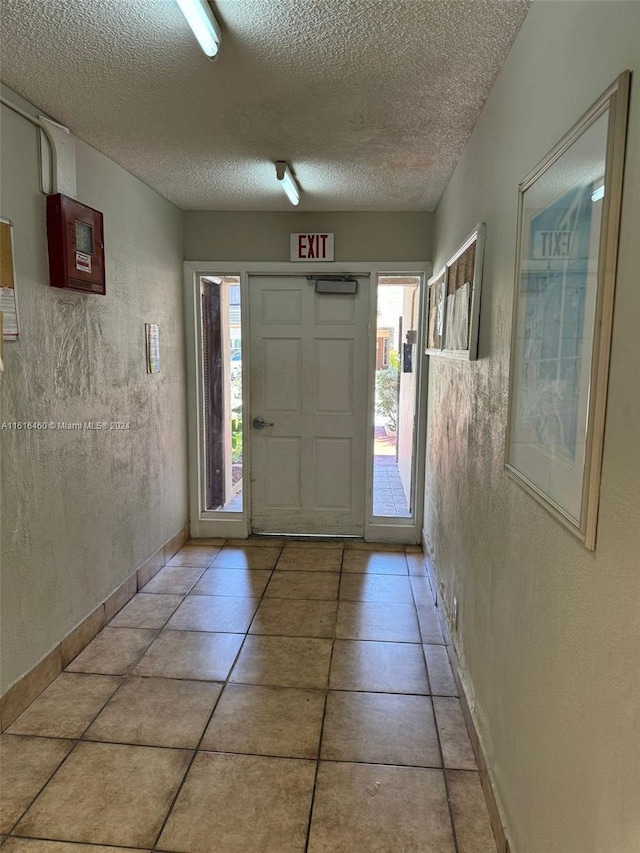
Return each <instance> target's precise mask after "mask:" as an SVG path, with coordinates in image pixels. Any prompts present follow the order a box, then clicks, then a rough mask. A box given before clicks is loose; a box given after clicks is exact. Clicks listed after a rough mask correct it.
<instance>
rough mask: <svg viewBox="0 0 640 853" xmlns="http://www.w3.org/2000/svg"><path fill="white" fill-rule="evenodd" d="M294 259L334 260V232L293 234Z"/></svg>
mask: <svg viewBox="0 0 640 853" xmlns="http://www.w3.org/2000/svg"><path fill="white" fill-rule="evenodd" d="M291 260H292V261H332V260H333V234H292V235H291Z"/></svg>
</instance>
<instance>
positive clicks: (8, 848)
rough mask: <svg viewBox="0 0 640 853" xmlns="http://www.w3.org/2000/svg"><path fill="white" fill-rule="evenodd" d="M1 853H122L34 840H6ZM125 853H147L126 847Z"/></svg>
mask: <svg viewBox="0 0 640 853" xmlns="http://www.w3.org/2000/svg"><path fill="white" fill-rule="evenodd" d="M2 853H123V849H122V847H103V846H102V845H99V846H98V845H95V844H75V843H74V842H72V841H39V840H37V839H35V838H15V837H12V838H8V839H7V841H6V842H5V845H4V847H3V849H2ZM126 853H149V852H148V850H139V849H137V848H133V847H127V848H126Z"/></svg>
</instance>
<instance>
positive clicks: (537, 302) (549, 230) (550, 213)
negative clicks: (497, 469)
mask: <svg viewBox="0 0 640 853" xmlns="http://www.w3.org/2000/svg"><path fill="white" fill-rule="evenodd" d="M629 82H630V74H629V73H628V72H625V73H624V74H621V75H620V77H618V79H617V80H616V81H615V83H613V85H612V86H611V87H610V88H609V89H608V90H607V91H606V92H605V93H604V94H603V95H602V96H601V97H600V98H599V99H598V101H596V103H595V104H594V105H593V106H592V107H591V109H590V110H588V112H587V113H586V114H585V115H584V116H583V117H582V118H581V119H580V121H579V122H578V123H577V124H576V125H575V126H574V127H573V128H572V129H571V130H570V131H569V132H568V133H567V135H566V136H565V137H564V138H563V139H561V140H560V142H558V144H557V145H556V146H555V147H554V148H553V150H552V151H550V152H549V154H548V155H547V156H546V157H545V158H544V160H543V161H542V162H541V163H540V164H538V166H536V167H535V169H533V171H532V172H530V174H529V175H527V177H526V178H525V179H524V180H523V181H522V183H521V184H520V197H519V198H520V204H519V214H518V242H517V255H516V274H515V301H514V314H513V327H512V340H511V373H510V393H509V417H508V431H507V441H506V468H507V471H508V472H509V473H510V474H511V475H512V476H513V477H514V478H515V479H516V480H517V481H518V482H519V483H520V484H521V485H522V486H524V488H525V489H526V490H527V491H528V492H529V493H530V494H531V495H533V497H535V498H536V499H537V500H538V501H539V502H540V503H542V504H543V506H545V507H546V508H547V509H548V510H549V511H550V512H551V513H552V514H553V515H554V516H555V517H556V518H557V519H558V520H560V521H561V522H562V523H563V524H565V525H566V526H567V527H568V528H569V529H570V530H571V531H572V532H574V533H575V535H576V536H578V537H579V538H580V540H581V541H582V542H583V543H584V545H585V546H586V547H587V548H589V549H593V548H595V538H596V522H597V510H598V496H599V489H600V469H601V461H602V445H603V434H604V422H605V409H606V397H607V380H608V373H609V351H610V348H611V327H612V317H613V299H614V288H615V275H616V260H617V245H618V231H619V223H620V205H621V196H622V177H623V167H624V152H625V139H626V126H627V112H628V102H629Z"/></svg>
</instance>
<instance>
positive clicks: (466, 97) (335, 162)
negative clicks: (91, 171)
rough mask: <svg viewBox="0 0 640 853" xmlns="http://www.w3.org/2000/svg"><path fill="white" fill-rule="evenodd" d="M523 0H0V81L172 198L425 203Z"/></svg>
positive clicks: (437, 188)
mask: <svg viewBox="0 0 640 853" xmlns="http://www.w3.org/2000/svg"><path fill="white" fill-rule="evenodd" d="M528 5H529V0H465V2H458V0H217V2H213V3H212V7H213V8H214V10H215V13H216V16H217V18H218V20H219V21H220V24H221V27H222V33H223V35H222V46H221V50H220V54H219V58H218V59H217V61H215V62H213V63H211V62H208V61H207V60H206V59H205V57H204V55H203V54H202V53H201V51H200V49H199V47H198V45H197V43H196V41H195V39H194V38H193V36H192V34H191V31H190V30H189V28H188V25H187V24H186V22H185V20H184V18H183V17H182V14H181V12H180V10H179V8H178V6H177V4H176V3H175V0H89V1H88V0H46V2H42V0H0V6H1V14H2V26H1V32H0V39H1V42H0V44H1V51H2V54H1V55H2V68H1V75H2V80H3V82H4V83H5V84H6V85H7V86H9V87H10V88H12V89H14V90H15V91H16V92H18V93H19V94H20V95H22V96H23V97H25V98H26V99H27V100H29V101H31V102H32V103H34V104H35V105H37V106H38V107H39V108H40V109H41V110H43V111H44V112H46V113H47V114H49V115H50V116H51V117H53V118H54V119H56V120H57V121H59V122H61V123H63V124H65V125H67V126H68V127H69V128H70V129H71V131H72V132H73V133H74V134H75V135H76V136H78V137H80V138H81V139H84V140H86V141H87V142H89V143H90V144H91V145H93V146H95V147H96V148H98V149H99V150H100V151H102V152H104V153H105V154H107V155H108V156H109V157H111V158H112V159H113V160H115V161H116V162H117V163H120V164H121V165H122V166H124V167H125V168H126V169H128V170H129V171H130V172H132V173H133V174H134V175H137V176H138V177H139V178H141V179H142V180H143V181H145V182H146V183H147V184H149V185H150V186H152V187H154V189H156V190H158V191H159V192H160V193H161V194H162V195H164V196H166V198H168V199H170V200H171V201H173V202H175V203H176V204H177V205H179V206H180V207H182V208H184V209H187V210H195V209H218V210H232V209H236V210H287V209H291V208H290V206H289V203H288V202H287V200H286V198H285V196H284V194H283V193H282V191H281V190H280V188H279V186H278V185H277V182H276V180H275V167H274V165H273V162H274V161H275V160H288V161H289V162H290V163H291V164H292V165H293V168H294V171H295V173H296V175H297V178H298V180H299V183H300V184H301V187H302V190H303V195H302V199H301V204H300V209H301V210H432V209H433V208H434V207H435V205H436V204H437V202H438V200H439V198H440V195H441V194H442V191H443V190H444V187H445V186H446V182H447V180H448V178H449V176H450V175H451V172H452V171H453V168H454V166H455V164H456V162H457V160H458V157H459V156H460V154H461V153H462V149H463V148H464V145H465V142H466V140H467V139H468V137H469V134H470V133H471V130H472V128H473V125H474V123H475V120H476V118H477V116H478V113H479V112H480V109H481V108H482V105H483V103H484V101H485V99H486V97H487V95H488V93H489V90H490V88H491V85H492V83H493V81H494V79H495V77H496V75H497V73H498V71H499V70H500V67H501V65H502V63H503V62H504V60H505V58H506V55H507V53H508V51H509V47H510V45H511V43H512V41H513V39H514V38H515V36H516V34H517V32H518V29H519V27H520V25H521V23H522V21H523V19H524V16H525V14H526V11H527V8H528Z"/></svg>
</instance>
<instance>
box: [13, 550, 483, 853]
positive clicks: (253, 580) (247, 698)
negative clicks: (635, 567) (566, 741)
mask: <svg viewBox="0 0 640 853" xmlns="http://www.w3.org/2000/svg"><path fill="white" fill-rule="evenodd" d="M250 541H251V540H250ZM206 543H207V544H195V543H190V544H188V545H186V546H185V547H184V548H183V549H182V550H181V551H180V552H179V553H178V554H177V555H176V556H175V557H174V558H173V559H172V560H171V561H170V563H169V564H168V565H167V566H166V567H165V568H164V569H162V570H161V571H160V572H159V574H157V575H156V576H155V577H154V578H153V580H151V581H150V582H149V583H148V584H147V586H146V587H145V588H144V589H143V590H142V591H141V592H140V593H139V594H138V595H136V596H135V597H134V598H133V599H132V600H131V601H130V602H129V603H128V604H127V605H126V606H125V607H123V609H122V610H121V611H120V612H119V613H118V614H117V615H116V616H115V617H114V618H113V619H112V621H111V623H110V624H109V625H108V626H107V627H106V628H104V629H103V631H102V632H101V633H100V634H99V635H98V636H97V637H96V639H95V640H94V641H93V642H92V643H91V644H90V645H88V646H87V647H86V648H85V649H84V650H83V651H82V652H81V653H80V654H79V655H78V657H76V658H75V660H73V661H72V662H71V663H70V664H69V666H68V667H67V669H66V671H65V672H63V673H62V674H61V675H60V676H59V677H58V678H57V679H56V680H55V681H54V682H53V683H52V684H51V685H50V686H49V687H48V688H47V690H45V691H44V693H42V694H41V695H40V696H39V697H38V698H37V699H36V700H35V701H34V702H33V704H32V705H31V706H30V707H29V708H28V709H27V710H26V711H25V712H24V713H23V714H22V716H20V717H19V718H18V719H17V720H16V721H15V722H14V723H13V725H12V726H11V727H10V728H9V729H8V731H7V732H6V733H5V734H3V735H2V736H1V738H0V749H1V760H2V798H1V802H0V837H2V838H4V840H3V842H2V845H3V846H2V849H3V853H5V851H7V853H83V851H84V853H90V851H96V853H116V851H117V850H122V849H127V850H128V851H129V853H132V851H133V853H135V851H138V853H140V851H147V853H148V851H176V853H214V852H215V853H302V851H308V853H373V851H375V853H495V850H496V848H495V843H494V841H493V836H492V832H491V828H490V825H489V819H488V815H487V811H486V807H485V804H484V799H483V795H482V790H481V787H480V781H479V776H478V771H477V767H476V763H475V760H474V756H473V751H472V749H471V745H470V742H469V738H468V736H467V733H466V730H465V726H464V722H463V718H462V713H461V710H460V705H459V702H458V699H457V697H456V687H455V682H454V679H453V677H452V673H451V669H450V666H449V662H448V657H447V652H446V647H445V646H444V638H443V634H442V631H441V629H440V622H439V616H438V611H437V609H436V608H435V606H434V603H433V597H432V594H431V589H430V587H429V582H428V580H427V577H426V575H425V574H424V568H423V565H422V555H421V554H420V553H418V552H417V551H416V549H415V548H413V549H410V548H407V549H406V552H405V550H404V549H402V548H400V547H398V546H396V547H393V546H391V547H389V548H387V549H386V550H383V548H382V546H368V547H364V546H362V545H360V547H358V546H357V543H349V544H348V545H345V546H344V547H343V545H342V544H340V543H322V544H319V543H308V542H306V543H300V542H295V541H291V542H287V543H286V544H285V543H283V542H278V543H274V542H273V541H267V542H265V541H264V540H255V542H253V541H251V544H249V545H248V544H247V543H246V542H243V543H240V542H233V541H229V542H226V543H225V542H223V541H215V540H206ZM4 836H8V837H4Z"/></svg>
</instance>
